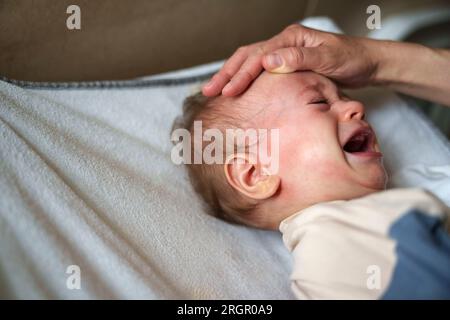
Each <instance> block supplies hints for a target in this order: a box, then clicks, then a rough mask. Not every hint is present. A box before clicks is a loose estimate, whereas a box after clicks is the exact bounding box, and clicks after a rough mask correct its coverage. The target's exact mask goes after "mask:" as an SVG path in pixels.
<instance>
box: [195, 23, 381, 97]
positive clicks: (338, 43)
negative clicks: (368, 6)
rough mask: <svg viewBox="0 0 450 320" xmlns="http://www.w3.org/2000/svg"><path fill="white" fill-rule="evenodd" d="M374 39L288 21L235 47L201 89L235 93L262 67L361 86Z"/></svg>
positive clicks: (371, 62) (369, 72) (372, 62)
mask: <svg viewBox="0 0 450 320" xmlns="http://www.w3.org/2000/svg"><path fill="white" fill-rule="evenodd" d="M374 41H376V40H370V39H365V38H356V37H349V36H345V35H339V34H335V33H329V32H323V31H318V30H315V29H310V28H306V27H303V26H301V25H298V24H295V25H291V26H289V27H287V28H286V29H285V30H283V31H282V32H281V33H280V34H278V35H276V36H274V37H273V38H271V39H269V40H267V41H262V42H258V43H255V44H251V45H248V46H244V47H241V48H239V49H238V50H237V51H236V52H235V53H234V54H233V55H232V56H231V57H230V58H229V59H228V60H227V62H226V63H225V64H224V66H223V67H222V69H221V70H220V71H219V72H218V73H216V74H215V75H214V76H213V77H212V79H211V81H210V82H208V83H207V84H206V85H205V86H204V87H203V90H202V91H203V94H204V95H205V96H215V95H218V94H220V93H222V94H223V95H225V96H234V95H237V94H239V93H242V92H243V91H244V90H245V89H246V88H247V87H248V86H249V84H250V83H251V82H252V81H253V80H254V79H255V78H256V77H257V76H258V75H259V74H260V73H261V71H262V70H263V68H264V69H266V70H267V71H270V72H275V73H289V72H294V71H296V70H311V71H314V72H317V73H320V74H322V75H324V76H326V77H328V78H331V79H333V80H335V81H336V82H338V83H339V84H341V85H343V86H347V87H360V86H364V85H366V84H368V83H369V82H370V81H371V78H372V77H373V76H374V73H375V71H376V69H377V63H376V59H374V58H373V56H374V52H372V51H373V50H374V48H376V47H377V46H371V42H374Z"/></svg>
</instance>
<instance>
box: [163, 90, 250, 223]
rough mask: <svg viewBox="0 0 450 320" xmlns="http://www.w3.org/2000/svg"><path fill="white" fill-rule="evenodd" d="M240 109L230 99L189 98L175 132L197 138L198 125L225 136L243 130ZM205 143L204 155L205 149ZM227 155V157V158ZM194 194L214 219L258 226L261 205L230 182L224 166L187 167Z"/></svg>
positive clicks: (192, 146)
mask: <svg viewBox="0 0 450 320" xmlns="http://www.w3.org/2000/svg"><path fill="white" fill-rule="evenodd" d="M236 108H238V106H233V105H232V104H231V103H226V98H225V97H222V96H219V97H205V96H204V95H203V94H202V93H201V92H198V93H196V94H193V95H191V96H189V97H187V98H186V99H185V100H184V102H183V113H182V115H180V116H179V117H177V118H176V119H175V122H174V124H173V127H172V132H173V131H174V130H176V129H180V128H183V129H186V130H188V131H189V133H190V135H191V137H194V132H193V130H194V121H202V128H203V130H207V129H219V130H220V131H221V132H222V134H224V135H225V130H226V129H228V128H230V129H231V128H235V129H238V128H239V124H240V123H241V122H242V120H243V119H242V118H240V116H239V114H240V112H239V110H237V109H236ZM190 141H191V146H190V147H191V155H193V154H194V152H195V151H196V150H195V148H194V139H190ZM205 146H206V145H205V144H204V143H203V142H202V152H203V149H204V148H205ZM225 156H226V155H224V157H225ZM185 165H186V167H187V170H188V173H189V179H190V182H191V184H192V186H193V187H194V190H195V191H196V192H197V193H198V194H199V195H200V197H201V198H202V199H203V201H204V203H205V204H206V210H207V212H208V213H209V214H211V215H212V216H215V217H217V218H220V219H223V220H225V221H228V222H231V223H236V224H245V225H254V223H252V219H253V218H254V217H253V213H254V211H255V209H256V207H257V204H258V203H257V201H256V200H253V199H251V198H248V197H246V196H244V195H242V194H241V193H240V192H238V191H237V190H235V189H234V188H233V187H232V186H231V185H230V184H229V183H228V181H227V179H226V176H225V172H224V165H223V164H206V163H203V161H202V163H201V164H194V163H192V161H191V162H189V164H185Z"/></svg>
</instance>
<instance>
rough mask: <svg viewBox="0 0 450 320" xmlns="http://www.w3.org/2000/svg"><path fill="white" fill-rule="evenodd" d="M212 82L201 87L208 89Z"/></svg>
mask: <svg viewBox="0 0 450 320" xmlns="http://www.w3.org/2000/svg"><path fill="white" fill-rule="evenodd" d="M212 83H213V82H212V81H209V82H208V83H206V84H205V85H204V86H203V88H209V87H211V85H212Z"/></svg>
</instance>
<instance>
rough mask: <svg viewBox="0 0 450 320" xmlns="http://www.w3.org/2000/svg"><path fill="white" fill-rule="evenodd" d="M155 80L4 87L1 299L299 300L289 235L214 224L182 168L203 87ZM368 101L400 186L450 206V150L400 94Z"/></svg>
mask: <svg viewBox="0 0 450 320" xmlns="http://www.w3.org/2000/svg"><path fill="white" fill-rule="evenodd" d="M220 63H221V62H219V63H216V64H213V65H208V66H202V67H200V69H197V68H194V69H191V70H188V71H183V74H182V75H181V76H185V75H190V76H195V75H199V74H203V73H205V72H209V71H211V70H215V69H216V68H217V67H218V66H219V65H220ZM179 76H180V75H179V74H172V75H169V77H179ZM167 77H168V76H167V75H165V76H160V77H157V78H167ZM150 79H154V77H152V78H150ZM146 80H149V79H144V80H138V81H137V82H136V81H133V82H131V84H132V85H135V84H136V83H144V85H142V86H141V87H140V88H135V89H133V88H124V89H120V88H119V89H101V88H98V89H95V87H96V86H99V85H102V86H106V87H108V86H111V85H110V84H105V83H99V84H93V85H92V86H93V88H91V89H59V90H55V89H38V90H31V89H23V88H20V87H18V86H15V85H12V84H9V83H5V82H0V134H1V139H0V172H1V175H0V297H2V298H189V299H196V298H230V299H240V298H255V299H260V298H270V299H271V298H274V299H289V298H293V297H294V296H293V294H292V293H291V291H290V283H289V274H290V271H291V260H290V256H289V253H288V251H287V250H286V249H285V248H284V246H283V243H282V240H281V235H280V234H279V233H278V232H267V231H259V230H253V229H249V228H245V227H240V226H232V225H229V224H226V223H224V222H222V221H219V220H216V219H214V218H212V217H210V216H208V215H206V214H205V213H204V212H203V210H202V208H201V204H200V202H199V200H198V199H197V198H196V196H195V194H194V193H193V191H192V189H191V187H190V184H189V182H188V180H187V176H186V172H185V170H184V168H183V167H179V166H175V165H173V164H172V163H171V161H170V150H171V148H172V145H171V143H170V140H169V137H170V128H171V124H172V121H173V119H174V118H175V116H176V115H177V114H179V113H180V111H181V102H182V100H183V98H184V97H185V96H186V95H187V94H189V93H191V92H192V91H193V90H195V89H196V88H198V84H196V83H192V82H190V81H188V80H183V81H176V82H173V81H166V82H164V81H163V82H159V84H160V85H158V86H152V85H149V83H148V82H147V83H145V82H139V81H146ZM175 83H178V84H175ZM169 84H171V85H169ZM130 86H131V85H130ZM361 94H362V93H361ZM364 95H365V96H366V98H365V101H366V102H368V103H369V104H371V105H373V106H375V107H376V110H374V111H373V112H371V114H370V117H369V119H371V120H373V124H374V126H375V130H376V131H377V133H378V135H379V140H380V142H381V145H382V148H383V151H384V153H385V155H386V163H387V165H388V167H389V169H390V170H391V176H392V180H391V186H410V185H415V186H426V187H429V189H431V190H432V191H434V192H436V193H437V194H438V195H439V196H440V197H441V198H443V200H444V201H447V204H448V203H449V201H450V199H449V198H448V197H449V195H450V189H449V177H450V147H449V144H448V142H447V141H446V140H445V139H444V138H443V137H442V135H440V133H439V132H438V131H437V130H435V129H434V128H433V127H432V126H431V124H430V123H428V122H427V121H426V120H425V119H423V117H421V116H420V115H419V114H418V113H417V112H416V111H414V110H412V109H411V108H409V107H408V106H407V105H405V104H404V103H403V102H402V101H401V100H400V99H398V97H396V96H395V95H392V94H390V93H388V92H387V91H384V90H383V91H381V92H380V91H367V92H365V93H364ZM445 196H446V197H447V198H446V199H444V198H445ZM69 265H78V266H79V267H80V268H81V290H69V289H68V288H67V287H66V280H67V277H68V276H69V275H68V274H66V273H65V272H66V269H67V267H68V266H69Z"/></svg>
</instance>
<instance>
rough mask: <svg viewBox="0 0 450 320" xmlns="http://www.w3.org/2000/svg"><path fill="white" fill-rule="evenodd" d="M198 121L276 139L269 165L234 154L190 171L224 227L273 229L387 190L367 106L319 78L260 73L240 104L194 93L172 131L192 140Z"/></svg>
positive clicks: (190, 167) (306, 74)
mask: <svg viewBox="0 0 450 320" xmlns="http://www.w3.org/2000/svg"><path fill="white" fill-rule="evenodd" d="M199 120H200V121H202V125H203V129H204V130H205V129H208V128H214V129H219V130H221V131H225V130H226V129H228V128H240V129H244V130H245V129H249V128H253V129H257V130H261V129H266V130H268V131H267V132H270V130H274V129H276V130H277V133H278V136H279V137H278V139H277V141H269V142H268V143H269V144H270V143H271V142H272V143H277V144H278V146H277V148H276V150H277V154H276V156H277V158H276V159H274V158H273V157H272V158H271V160H272V161H271V162H267V161H251V159H258V157H257V156H255V155H254V154H252V153H251V152H249V151H250V150H249V148H239V149H235V152H234V153H233V154H229V153H228V154H227V155H226V157H225V159H226V161H224V163H222V164H205V163H201V164H187V168H188V170H189V174H190V179H191V182H192V184H193V185H194V187H195V190H196V191H197V193H198V194H199V195H200V196H201V197H202V198H203V199H204V200H205V202H206V204H208V212H211V213H212V214H213V215H215V216H217V217H219V218H223V219H225V220H227V221H230V222H235V223H240V224H245V225H249V226H253V227H257V228H264V229H278V228H279V226H280V223H281V221H282V220H284V219H285V218H287V217H289V216H290V215H292V214H294V213H296V212H298V211H300V210H302V209H304V208H307V207H309V206H311V205H313V204H316V203H320V202H324V201H331V200H344V199H353V198H356V197H361V196H364V195H367V194H369V193H372V192H376V191H380V190H383V189H384V188H385V185H386V173H385V170H384V168H383V163H382V154H381V152H380V149H379V146H378V143H377V139H376V136H375V133H374V131H373V130H372V128H371V127H370V125H369V124H368V123H367V122H366V121H365V120H364V106H363V105H362V104H361V103H360V102H358V101H354V100H352V99H350V98H349V97H347V96H346V95H344V94H343V93H342V92H341V91H340V90H339V89H338V87H337V86H336V85H335V84H334V83H333V82H332V81H331V80H329V79H328V78H326V77H324V76H321V75H319V74H316V73H313V72H296V73H291V74H271V73H267V72H264V73H263V74H261V75H260V76H259V77H258V78H257V79H256V80H255V81H254V82H253V84H252V85H251V86H250V88H249V89H248V90H247V91H246V92H245V93H244V94H242V95H240V96H238V97H225V96H219V97H214V98H207V97H204V96H202V95H201V93H198V94H196V95H193V96H191V97H189V98H187V99H186V100H185V103H184V114H183V116H182V117H181V118H179V119H178V121H177V124H176V127H183V128H185V129H187V130H189V131H190V132H191V134H192V136H194V132H193V131H194V122H195V121H199ZM271 136H272V135H269V134H268V135H266V138H270V137H271ZM193 145H194V143H192V149H193V150H194V146H193ZM270 149H271V150H273V149H275V148H270ZM236 150H240V151H237V152H236ZM258 150H259V149H257V150H256V151H258ZM193 153H194V152H193ZM252 156H253V157H252ZM274 161H276V162H277V165H276V166H274V165H273V162H274Z"/></svg>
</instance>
